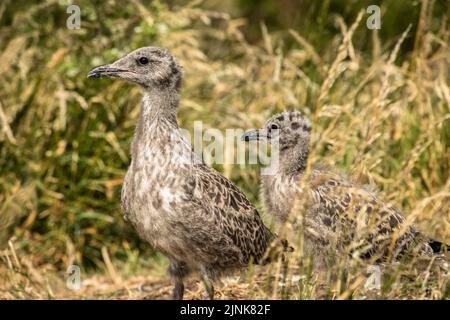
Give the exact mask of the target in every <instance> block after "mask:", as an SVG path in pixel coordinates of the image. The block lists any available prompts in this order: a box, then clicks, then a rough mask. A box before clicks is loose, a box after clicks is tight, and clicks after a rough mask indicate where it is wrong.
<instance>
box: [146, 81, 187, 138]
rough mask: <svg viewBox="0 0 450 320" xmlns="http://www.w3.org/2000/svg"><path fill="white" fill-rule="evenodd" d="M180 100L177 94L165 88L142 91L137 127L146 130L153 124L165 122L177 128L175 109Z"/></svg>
mask: <svg viewBox="0 0 450 320" xmlns="http://www.w3.org/2000/svg"><path fill="white" fill-rule="evenodd" d="M179 99H180V95H179V92H176V91H173V90H170V89H167V88H149V89H146V90H145V91H144V96H143V99H142V108H141V114H140V120H142V121H139V124H138V125H143V126H144V128H142V129H144V130H145V129H146V128H149V127H151V126H152V124H154V123H155V122H161V121H163V122H167V123H169V124H173V127H174V128H176V129H177V128H178V124H177V118H176V116H177V107H178V102H179Z"/></svg>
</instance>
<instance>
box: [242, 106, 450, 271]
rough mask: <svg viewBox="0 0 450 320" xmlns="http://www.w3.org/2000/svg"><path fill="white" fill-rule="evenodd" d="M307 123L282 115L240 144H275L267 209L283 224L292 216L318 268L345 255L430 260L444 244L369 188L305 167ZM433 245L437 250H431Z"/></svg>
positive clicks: (265, 181)
mask: <svg viewBox="0 0 450 320" xmlns="http://www.w3.org/2000/svg"><path fill="white" fill-rule="evenodd" d="M310 134H311V122H310V120H309V119H308V118H307V117H306V116H304V115H303V114H302V113H300V112H283V113H281V114H278V115H275V116H273V117H272V118H271V119H269V120H268V121H267V123H266V125H265V126H264V128H263V129H260V130H254V131H250V132H247V133H246V134H244V136H243V139H244V140H246V141H249V140H255V139H256V140H265V141H268V142H269V143H270V141H272V140H273V139H274V138H277V139H278V142H279V165H278V168H277V170H276V171H275V174H273V175H266V176H263V177H262V183H261V185H262V186H261V189H262V197H263V202H264V205H265V209H266V210H267V212H268V213H270V214H272V215H274V216H275V217H276V218H277V220H278V221H279V222H280V223H284V222H285V221H286V220H287V219H288V217H289V216H290V214H291V215H292V218H294V221H297V222H300V225H301V227H302V229H303V230H304V238H305V244H306V249H307V251H308V252H309V254H310V255H311V256H313V257H314V258H315V259H316V260H318V264H320V265H321V264H323V263H325V264H328V263H334V262H335V261H336V259H335V258H336V256H339V255H340V254H342V253H343V252H347V253H349V254H351V255H352V256H353V257H359V258H362V259H370V260H371V261H377V262H379V261H383V260H386V259H396V258H398V257H400V256H402V255H404V254H405V253H406V252H410V251H415V252H416V253H418V254H419V255H425V256H430V255H431V254H432V253H433V249H434V250H435V251H436V249H439V250H440V248H441V247H442V245H441V244H440V243H439V242H437V241H432V240H430V239H429V238H427V237H425V236H424V235H422V234H421V233H420V232H419V231H417V229H416V228H415V227H414V226H412V225H407V224H406V223H405V217H404V216H403V215H402V213H401V212H400V211H399V210H398V209H396V208H395V207H394V206H392V205H390V204H388V203H386V202H385V201H383V200H382V199H381V197H380V196H379V195H378V194H377V193H376V192H375V191H374V190H372V189H371V188H368V187H365V186H361V185H358V184H356V183H355V182H353V181H351V180H350V179H348V178H347V177H345V176H344V175H342V174H337V173H335V172H333V171H332V170H330V169H329V168H327V167H325V166H319V165H316V166H314V167H313V169H312V171H311V172H310V173H309V174H305V172H306V168H307V164H308V154H309V141H310ZM430 244H435V245H436V246H434V247H433V246H431V245H430Z"/></svg>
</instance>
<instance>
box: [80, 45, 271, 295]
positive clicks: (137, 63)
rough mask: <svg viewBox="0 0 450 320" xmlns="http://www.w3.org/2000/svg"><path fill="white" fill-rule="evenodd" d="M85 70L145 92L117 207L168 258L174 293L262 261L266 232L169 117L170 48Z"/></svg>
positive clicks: (174, 101)
mask: <svg viewBox="0 0 450 320" xmlns="http://www.w3.org/2000/svg"><path fill="white" fill-rule="evenodd" d="M88 77H94V78H98V77H111V78H119V79H122V80H126V81H128V82H132V83H134V84H137V85H139V86H140V87H141V88H142V90H143V93H144V96H143V101H142V107H141V113H140V117H139V120H138V123H137V126H136V132H135V137H134V141H133V143H132V151H131V153H132V160H131V164H130V167H129V169H128V172H127V174H126V176H125V179H124V184H123V187H122V196H121V198H122V200H121V205H122V210H123V213H124V216H125V218H126V219H127V220H128V221H130V222H131V224H132V225H133V227H134V228H135V229H136V231H137V233H138V234H139V236H140V237H141V238H143V239H144V240H146V241H148V242H149V243H150V244H151V245H152V246H153V247H154V248H155V249H157V250H159V251H160V252H162V253H163V254H164V255H165V256H167V257H168V259H169V261H170V266H169V273H170V275H171V276H172V278H173V280H174V284H175V287H174V291H173V298H174V299H182V298H183V293H184V284H183V279H184V278H185V276H187V275H188V274H189V273H190V272H191V271H194V272H198V273H200V276H201V278H202V280H203V282H204V284H205V287H206V290H207V293H208V297H209V298H210V299H212V298H213V295H214V288H213V281H214V280H216V279H217V278H218V277H219V276H220V275H221V274H223V273H224V272H226V271H230V270H233V269H236V268H241V267H245V266H247V265H248V264H249V263H250V262H251V261H253V262H255V263H262V262H263V260H264V261H265V259H263V255H264V253H265V251H266V249H267V248H268V246H269V244H270V242H271V241H272V240H273V238H274V237H273V235H272V233H271V232H270V231H269V229H268V228H266V226H265V225H264V224H263V222H262V220H261V218H260V216H259V214H258V212H257V210H256V209H255V208H254V207H253V206H252V204H251V203H250V202H249V200H248V199H247V198H246V197H245V195H244V194H243V193H242V192H241V191H240V190H239V189H238V188H237V187H236V186H235V185H234V184H233V183H232V182H231V181H229V180H228V179H227V178H225V177H223V176H222V175H220V174H219V173H218V172H216V171H215V170H213V169H211V168H209V167H208V166H206V165H205V164H203V163H202V161H201V159H200V158H199V157H198V156H197V155H196V154H195V153H194V152H193V151H192V147H191V145H190V143H189V142H188V141H186V139H185V138H184V137H183V136H182V134H181V133H180V131H179V127H178V124H177V120H176V109H177V106H178V102H179V99H180V88H181V80H182V71H181V68H180V66H179V64H178V62H177V61H176V59H175V58H174V57H173V56H172V55H171V54H170V53H169V51H167V50H165V49H161V48H157V47H145V48H140V49H137V50H135V51H133V52H131V53H129V54H128V55H126V56H124V57H123V58H121V59H119V60H117V61H116V62H114V63H112V64H109V65H103V66H99V67H97V68H95V69H93V70H92V71H91V72H89V74H88Z"/></svg>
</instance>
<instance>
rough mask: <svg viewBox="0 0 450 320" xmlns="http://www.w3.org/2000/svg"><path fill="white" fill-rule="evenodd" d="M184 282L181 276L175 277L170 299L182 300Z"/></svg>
mask: <svg viewBox="0 0 450 320" xmlns="http://www.w3.org/2000/svg"><path fill="white" fill-rule="evenodd" d="M183 295H184V284H183V279H182V278H175V287H174V288H173V293H172V299H173V300H183Z"/></svg>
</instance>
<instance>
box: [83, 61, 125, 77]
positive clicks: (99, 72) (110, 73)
mask: <svg viewBox="0 0 450 320" xmlns="http://www.w3.org/2000/svg"><path fill="white" fill-rule="evenodd" d="M123 71H125V70H122V69H118V68H115V67H113V66H111V65H110V64H106V65H103V66H99V67H96V68H94V69H92V70H91V71H89V73H88V75H87V76H88V78H101V77H114V76H116V75H117V74H118V73H120V72H123Z"/></svg>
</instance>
